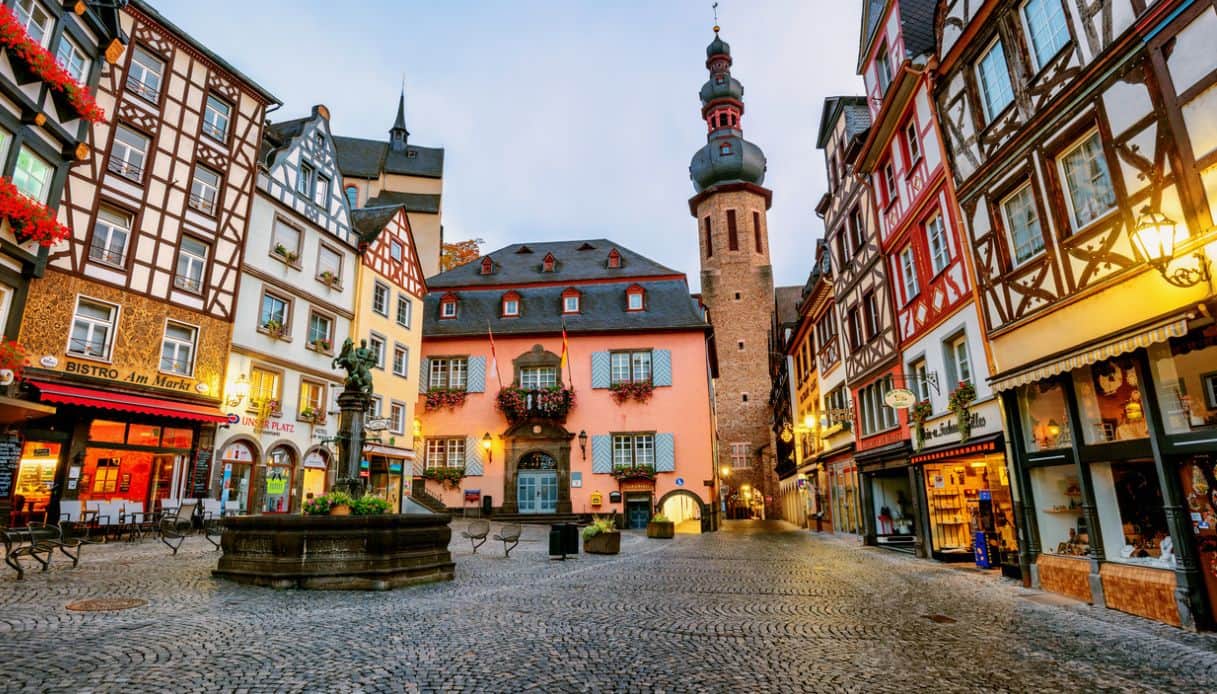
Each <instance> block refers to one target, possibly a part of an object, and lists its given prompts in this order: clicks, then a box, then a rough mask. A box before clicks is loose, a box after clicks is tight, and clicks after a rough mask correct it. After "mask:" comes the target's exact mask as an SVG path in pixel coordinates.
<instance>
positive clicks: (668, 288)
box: [413, 239, 715, 531]
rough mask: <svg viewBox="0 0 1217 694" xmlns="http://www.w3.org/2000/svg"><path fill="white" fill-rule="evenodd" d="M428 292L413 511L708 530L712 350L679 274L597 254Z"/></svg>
mask: <svg viewBox="0 0 1217 694" xmlns="http://www.w3.org/2000/svg"><path fill="white" fill-rule="evenodd" d="M428 285H429V288H430V294H429V295H428V297H427V301H426V313H425V319H424V320H425V322H424V339H423V350H422V354H423V359H422V364H421V368H420V374H421V377H422V379H423V381H422V383H420V392H421V393H422V395H421V396H420V401H421V402H420V404H419V407H418V412H419V424H420V429H421V435H422V439H423V441H422V442H421V443H419V444H418V446H417V450H419V451H420V452H421V453H422V455H421V456H420V460H419V461H418V462H417V464H416V466H415V476H416V478H421V481H417V482H415V484H414V488H413V490H414V494H415V496H416V497H421V498H419V499H418V500H420V501H425V502H430V503H432V504H434V501H435V500H438V501H439V502H440V503H442V504H443V505H444V506H445V507H447V508H449V509H454V510H459V509H469V510H473V509H475V508H476V509H478V510H479V511H480V510H482V509H483V508H489V509H490V510H491V512H492V513H493V514H494V516H495V517H496V518H511V517H517V518H530V517H539V518H538V519H544V517H546V516H553V517H555V518H558V517H562V516H567V517H569V516H590V515H595V514H599V515H608V514H616V515H619V517H620V522H621V524H622V525H624V526H626V527H645V525H646V522H647V520H649V519H650V517H651V516H652V515H653V514H654V513H656V512H663V513H664V514H665V515H667V516H668V517H669V518H670V519H672V520H674V521H676V522H677V523H678V526H679V527H680V528H681V529H682V530H687V531H696V530H700V529H702V528H703V527H704V528H705V529H710V528H712V527H714V525H715V523H714V522H713V508H714V505H715V497H714V493H715V487H714V484H715V475H714V454H715V444H714V425H713V415H712V409H711V405H710V402H711V400H710V397H711V394H710V376H711V374H710V366H709V359H708V351H709V350H708V339H709V337H708V330H707V325H706V322H705V319H704V314H703V312H702V310H701V309H700V308H699V306H698V304H697V303H696V302H695V301H694V299H693V298H692V297H691V296H690V295H689V289H688V283H687V281H686V279H685V276H684V275H683V274H681V273H678V272H676V271H674V270H671V269H669V268H666V267H663V266H662V265H659V264H658V263H655V262H653V261H651V260H649V259H647V258H644V257H642V256H640V255H638V254H636V253H633V252H632V251H629V250H628V249H625V248H622V247H620V246H618V245H615V244H613V243H612V242H610V241H607V240H603V239H601V240H592V241H586V242H585V241H576V242H557V243H536V244H526V245H525V244H517V245H513V246H508V247H507V248H504V249H501V250H499V251H496V252H494V253H491V254H489V255H487V256H485V257H484V258H482V259H481V260H479V261H477V262H474V263H471V264H469V265H466V266H463V267H460V268H456V269H454V270H451V271H448V272H445V273H441V274H440V275H437V276H436V277H433V278H431V279H430V280H429V281H428ZM563 326H565V331H566V336H567V338H566V354H567V357H568V359H567V363H566V364H565V365H564V364H563V360H562V354H563V351H564V348H563ZM491 334H493V350H492V345H491ZM496 357H497V358H496ZM427 497H431V498H427Z"/></svg>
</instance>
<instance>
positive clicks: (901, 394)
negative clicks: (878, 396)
mask: <svg viewBox="0 0 1217 694" xmlns="http://www.w3.org/2000/svg"><path fill="white" fill-rule="evenodd" d="M883 402H885V403H886V404H887V406H888V407H891V408H894V409H897V410H907V409H909V408H910V407H912V406H913V405H916V404H917V395H916V394H915V393H913V391H911V390H909V389H908V388H893V389H892V390H889V391H887V392H886V393H884V394H883Z"/></svg>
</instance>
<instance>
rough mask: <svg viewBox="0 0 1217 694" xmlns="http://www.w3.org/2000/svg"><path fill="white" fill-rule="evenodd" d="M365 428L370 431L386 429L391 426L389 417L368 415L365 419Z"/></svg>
mask: <svg viewBox="0 0 1217 694" xmlns="http://www.w3.org/2000/svg"><path fill="white" fill-rule="evenodd" d="M363 428H364V429H367V430H368V431H384V430H385V429H388V428H389V418H388V417H368V418H367V419H365V420H363Z"/></svg>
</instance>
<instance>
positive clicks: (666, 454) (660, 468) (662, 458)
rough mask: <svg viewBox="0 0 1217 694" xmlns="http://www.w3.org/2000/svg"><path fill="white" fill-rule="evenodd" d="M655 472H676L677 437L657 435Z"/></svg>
mask: <svg viewBox="0 0 1217 694" xmlns="http://www.w3.org/2000/svg"><path fill="white" fill-rule="evenodd" d="M655 472H676V437H675V436H673V435H672V434H655Z"/></svg>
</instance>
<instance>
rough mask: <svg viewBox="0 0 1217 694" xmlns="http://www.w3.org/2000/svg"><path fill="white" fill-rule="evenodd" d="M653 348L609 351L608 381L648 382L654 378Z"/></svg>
mask: <svg viewBox="0 0 1217 694" xmlns="http://www.w3.org/2000/svg"><path fill="white" fill-rule="evenodd" d="M654 364H655V361H654V354H653V350H649V349H636V350H621V351H618V352H610V353H609V382H610V383H649V382H651V379H652V378H654V373H655V371H654Z"/></svg>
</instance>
